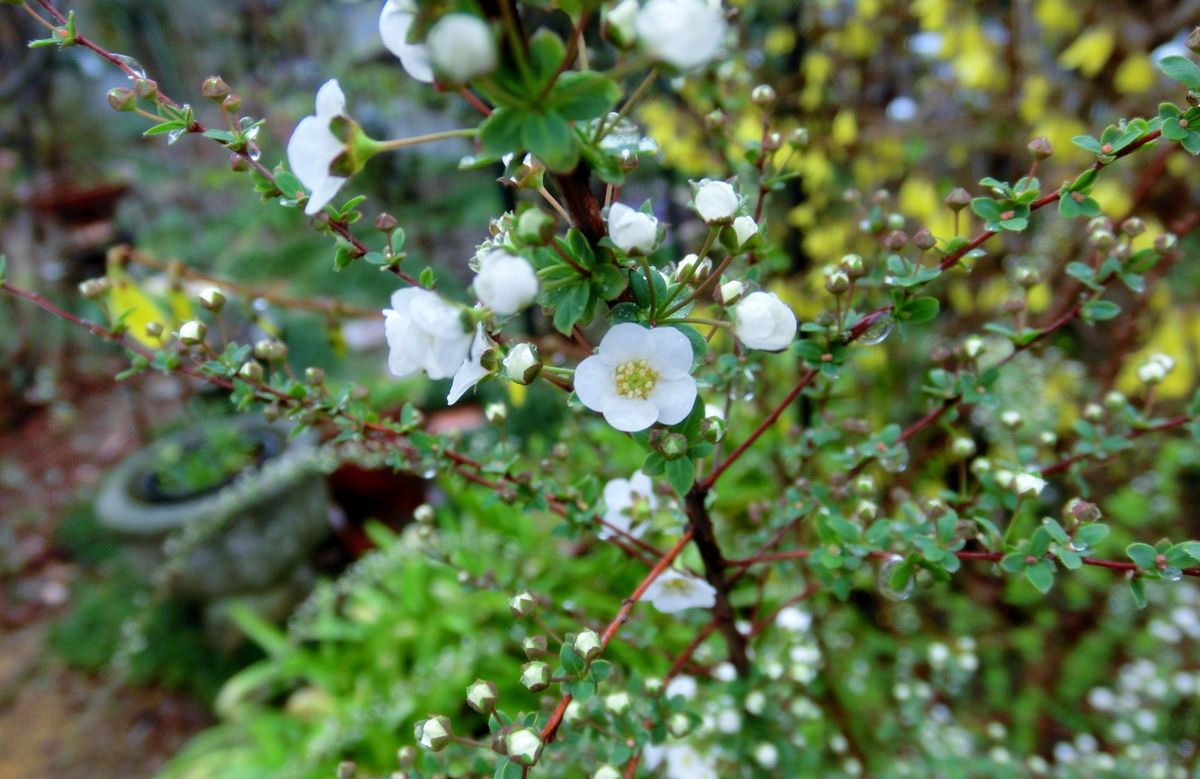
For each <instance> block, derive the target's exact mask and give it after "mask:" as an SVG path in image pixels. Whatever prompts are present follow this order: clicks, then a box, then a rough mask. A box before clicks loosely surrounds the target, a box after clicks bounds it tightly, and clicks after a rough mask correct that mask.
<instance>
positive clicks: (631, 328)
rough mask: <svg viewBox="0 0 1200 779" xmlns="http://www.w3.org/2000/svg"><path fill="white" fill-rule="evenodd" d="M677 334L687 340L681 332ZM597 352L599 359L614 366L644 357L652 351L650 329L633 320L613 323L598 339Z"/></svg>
mask: <svg viewBox="0 0 1200 779" xmlns="http://www.w3.org/2000/svg"><path fill="white" fill-rule="evenodd" d="M679 335H680V336H681V337H682V338H683V339H684V340H685V341H686V340H687V336H685V335H683V333H680V334H679ZM689 348H690V344H689ZM599 352H600V354H599V356H600V359H601V360H603V361H604V362H605V363H606V364H607V365H611V366H612V367H614V368H615V367H617V366H618V365H620V364H621V363H623V362H629V361H630V360H640V359H644V358H646V357H647V356H649V355H650V354H652V353H653V346H652V343H651V340H650V329H649V328H647V327H642V326H641V325H636V324H634V323H633V322H622V323H621V324H619V325H613V326H612V327H611V328H609V331H608V332H607V333H605V334H604V337H603V338H601V339H600V350H599Z"/></svg>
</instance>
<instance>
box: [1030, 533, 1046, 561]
mask: <svg viewBox="0 0 1200 779" xmlns="http://www.w3.org/2000/svg"><path fill="white" fill-rule="evenodd" d="M1049 550H1050V531H1049V530H1047V529H1046V528H1045V527H1039V528H1038V529H1037V530H1035V531H1033V537H1032V538H1030V539H1029V554H1030V555H1031V556H1033V557H1037V558H1042V557H1044V556H1045V555H1046V552H1048V551H1049Z"/></svg>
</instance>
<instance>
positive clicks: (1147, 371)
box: [1137, 354, 1175, 387]
mask: <svg viewBox="0 0 1200 779" xmlns="http://www.w3.org/2000/svg"><path fill="white" fill-rule="evenodd" d="M1174 368H1175V360H1174V359H1172V358H1171V357H1169V356H1167V355H1165V354H1152V355H1150V356H1149V357H1148V358H1146V361H1145V362H1144V363H1142V364H1141V366H1140V367H1139V368H1138V372H1137V376H1138V381H1140V382H1141V383H1142V384H1145V385H1147V386H1151V387H1152V386H1154V385H1155V384H1162V383H1163V381H1165V380H1166V378H1167V374H1169V373H1170V372H1171V371H1172V370H1173V369H1174Z"/></svg>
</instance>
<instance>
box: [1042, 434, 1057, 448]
mask: <svg viewBox="0 0 1200 779" xmlns="http://www.w3.org/2000/svg"><path fill="white" fill-rule="evenodd" d="M1038 441H1040V442H1041V443H1042V446H1054V445H1055V444H1057V443H1058V436H1057V435H1055V433H1054V431H1053V430H1043V431H1042V432H1040V433H1038Z"/></svg>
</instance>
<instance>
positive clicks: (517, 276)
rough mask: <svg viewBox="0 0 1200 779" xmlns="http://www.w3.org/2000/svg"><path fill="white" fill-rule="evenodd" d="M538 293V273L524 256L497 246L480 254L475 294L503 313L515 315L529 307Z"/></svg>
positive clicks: (486, 303)
mask: <svg viewBox="0 0 1200 779" xmlns="http://www.w3.org/2000/svg"><path fill="white" fill-rule="evenodd" d="M537 293H538V279H537V275H536V274H535V273H534V272H533V266H532V265H530V264H529V263H528V262H527V261H526V260H525V258H524V257H518V256H516V255H515V254H509V253H508V252H506V251H503V250H502V249H495V250H493V251H491V252H488V253H487V254H486V255H484V256H483V257H481V258H480V260H479V275H478V276H476V277H475V294H476V295H477V296H478V297H479V302H480V303H483V304H484V305H485V306H487V307H488V308H490V309H491V310H492V311H495V312H496V313H497V314H499V315H500V316H512V315H513V314H515V313H517V312H518V311H520V310H521V309H523V308H526V307H527V306H529V304H530V303H532V302H533V299H534V298H536V297H537Z"/></svg>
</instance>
